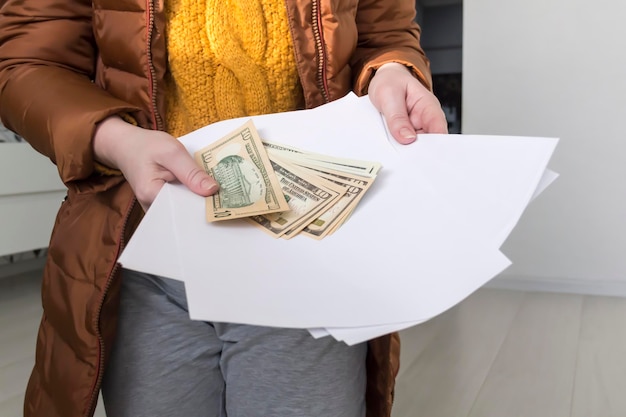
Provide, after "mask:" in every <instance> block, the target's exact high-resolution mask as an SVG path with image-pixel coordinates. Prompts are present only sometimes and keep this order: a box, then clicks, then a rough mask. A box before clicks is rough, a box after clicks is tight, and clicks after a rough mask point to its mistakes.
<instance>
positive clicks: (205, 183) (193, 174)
mask: <svg viewBox="0 0 626 417" xmlns="http://www.w3.org/2000/svg"><path fill="white" fill-rule="evenodd" d="M166 168H167V169H169V170H170V172H171V173H172V174H174V176H175V177H176V178H177V179H178V181H180V182H181V183H183V184H184V185H185V186H186V187H187V188H189V189H190V190H191V191H193V192H194V193H196V194H198V195H202V196H205V197H206V196H209V195H212V194H215V193H216V192H217V190H218V189H219V185H218V184H217V181H215V179H214V178H213V177H211V176H210V175H209V174H207V173H206V172H205V171H203V170H202V169H201V168H200V167H199V166H198V165H196V163H195V162H194V160H193V159H192V158H191V156H189V154H188V153H187V151H186V150H185V149H184V148H181V152H177V153H176V155H174V156H172V158H171V159H170V160H169V166H167V167H166Z"/></svg>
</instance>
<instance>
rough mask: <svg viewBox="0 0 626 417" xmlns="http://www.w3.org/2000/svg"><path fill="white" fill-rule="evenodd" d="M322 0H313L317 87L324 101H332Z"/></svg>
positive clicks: (312, 13) (312, 12)
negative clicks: (327, 69) (329, 87)
mask: <svg viewBox="0 0 626 417" xmlns="http://www.w3.org/2000/svg"><path fill="white" fill-rule="evenodd" d="M320 1H321V0H312V2H311V15H312V19H311V20H312V22H311V23H312V26H313V40H314V41H315V51H316V52H317V87H318V88H319V90H320V92H321V93H322V99H323V100H324V103H328V102H329V101H330V94H329V91H328V80H327V78H326V47H325V44H324V32H323V30H322V11H321V8H320V4H319V3H320Z"/></svg>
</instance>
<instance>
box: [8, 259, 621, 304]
mask: <svg viewBox="0 0 626 417" xmlns="http://www.w3.org/2000/svg"><path fill="white" fill-rule="evenodd" d="M44 263H45V257H41V258H34V259H28V260H24V261H20V262H15V263H11V264H5V265H0V279H3V278H8V277H12V276H15V275H19V274H25V273H29V272H34V271H37V270H43V267H44ZM484 287H485V288H494V289H504V290H517V291H535V292H556V293H566V294H581V295H600V296H609V297H626V280H624V281H614V280H613V281H610V280H591V279H589V280H582V279H564V278H562V279H559V278H538V277H519V276H512V275H503V276H498V277H496V278H494V279H492V280H491V281H489V282H488V283H487V284H485V285H484Z"/></svg>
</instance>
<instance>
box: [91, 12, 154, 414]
mask: <svg viewBox="0 0 626 417" xmlns="http://www.w3.org/2000/svg"><path fill="white" fill-rule="evenodd" d="M146 4H147V11H148V26H147V28H146V32H147V36H146V51H147V56H148V68H149V70H150V71H149V73H148V82H149V83H150V102H151V105H152V109H151V110H152V124H153V128H154V129H157V130H163V128H164V127H163V119H162V118H161V116H160V115H159V112H158V108H157V102H156V96H157V85H156V82H155V80H156V71H155V69H154V65H153V63H152V34H153V31H154V0H146ZM136 203H137V199H136V198H135V197H133V199H132V200H131V202H130V205H129V207H128V210H127V211H126V217H125V218H124V223H123V225H122V230H121V239H120V244H119V246H118V248H117V254H116V255H115V259H117V258H118V257H119V255H120V253H121V252H122V250H123V249H124V246H125V244H126V242H125V241H124V236H125V235H126V227H127V226H128V221H129V219H130V215H131V213H132V211H133V209H134V208H135V204H136ZM119 268H120V264H119V263H118V262H115V264H114V265H113V268H112V269H111V272H110V273H109V276H108V278H107V282H106V285H105V287H104V291H103V293H102V299H101V300H100V301H99V303H98V309H97V311H96V315H95V318H96V323H95V326H96V336H97V337H98V370H97V378H96V382H95V385H94V386H93V387H92V392H91V400H90V402H89V407H88V408H87V410H86V413H85V417H91V416H93V414H94V412H95V410H96V404H97V403H98V396H99V390H96V387H100V386H101V385H102V378H103V377H104V354H103V350H104V338H103V337H102V334H101V333H100V314H101V312H102V307H103V305H104V299H105V297H106V293H107V292H108V291H109V287H110V286H111V283H112V282H113V277H114V276H115V274H116V273H117V271H118V270H119Z"/></svg>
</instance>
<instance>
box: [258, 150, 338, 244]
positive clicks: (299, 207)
mask: <svg viewBox="0 0 626 417" xmlns="http://www.w3.org/2000/svg"><path fill="white" fill-rule="evenodd" d="M270 160H271V163H272V167H273V168H274V172H276V175H277V176H278V179H279V182H280V185H281V188H282V192H283V194H284V195H285V196H286V198H287V202H288V204H289V208H290V210H289V211H285V212H281V213H270V214H263V215H258V216H252V217H249V218H248V219H247V220H248V221H249V222H251V223H253V224H255V225H256V226H258V227H260V228H262V229H263V230H264V231H266V232H267V233H269V234H271V235H272V236H274V237H285V238H289V237H292V236H295V235H296V234H298V233H299V232H300V230H302V229H303V228H304V227H306V226H307V224H308V223H310V221H311V220H312V219H313V218H315V217H316V216H317V215H318V213H320V211H323V210H325V209H326V207H327V206H328V205H330V204H332V203H334V202H335V201H336V200H337V199H339V198H340V197H341V195H342V194H343V193H344V189H343V187H341V186H339V185H337V184H336V183H333V182H331V181H328V180H326V179H324V178H322V177H319V176H315V175H311V174H309V173H308V172H307V171H305V170H304V169H302V168H298V167H296V166H294V165H291V164H289V163H287V162H285V161H281V160H278V159H272V158H270Z"/></svg>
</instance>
